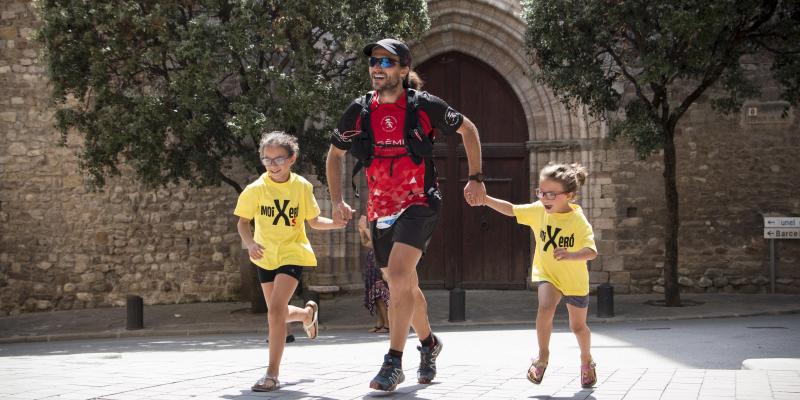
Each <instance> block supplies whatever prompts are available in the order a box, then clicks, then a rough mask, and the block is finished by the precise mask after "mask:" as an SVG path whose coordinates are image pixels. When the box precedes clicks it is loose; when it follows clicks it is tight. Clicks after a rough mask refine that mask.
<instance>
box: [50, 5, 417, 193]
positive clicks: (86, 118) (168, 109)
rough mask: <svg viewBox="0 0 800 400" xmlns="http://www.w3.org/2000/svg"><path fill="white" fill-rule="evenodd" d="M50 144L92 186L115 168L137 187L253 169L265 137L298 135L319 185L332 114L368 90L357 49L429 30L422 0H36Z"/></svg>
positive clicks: (216, 178) (203, 181)
mask: <svg viewBox="0 0 800 400" xmlns="http://www.w3.org/2000/svg"><path fill="white" fill-rule="evenodd" d="M37 9H38V11H39V16H40V19H41V21H42V22H43V25H42V27H41V29H40V31H39V33H38V40H39V42H40V43H41V44H42V46H43V48H44V54H45V60H46V64H47V69H48V72H49V76H50V79H51V80H52V85H53V92H52V99H53V100H54V102H55V103H56V104H57V106H58V111H57V112H56V121H57V122H56V124H57V127H58V129H59V130H60V131H61V133H62V138H63V139H66V136H67V134H68V133H70V132H76V133H77V134H79V135H81V136H82V137H83V138H84V139H85V140H84V142H85V146H84V148H83V149H82V152H81V154H80V161H81V162H80V165H81V168H82V169H83V170H84V171H85V172H86V173H88V174H89V176H90V177H91V178H92V181H93V183H94V184H95V185H96V186H97V187H102V185H103V184H104V183H105V179H106V178H107V177H109V176H113V175H118V174H119V173H120V168H119V167H120V166H121V165H127V166H129V167H131V168H132V169H133V170H134V171H135V174H136V177H137V178H138V179H139V180H140V181H142V182H144V183H146V184H148V185H150V186H157V185H160V184H166V183H168V182H179V181H185V182H188V183H189V184H191V185H193V186H208V185H219V184H220V183H222V182H225V183H228V184H230V185H231V186H232V187H233V188H235V189H236V191H237V192H241V190H242V182H237V181H235V180H234V179H233V178H232V177H230V176H228V175H226V173H225V171H228V170H229V168H230V167H231V165H232V164H233V163H234V162H240V163H242V164H243V165H245V166H246V168H248V169H249V170H252V171H258V172H259V173H260V172H263V171H264V168H263V167H262V165H261V163H260V161H259V159H258V154H257V148H258V139H259V137H260V134H261V133H262V132H263V131H264V130H273V129H280V130H285V131H287V132H289V133H293V134H295V135H297V136H298V137H299V139H300V145H301V154H302V157H301V168H303V167H306V168H307V167H309V166H313V167H315V168H316V172H317V175H318V176H324V163H323V154H324V151H325V150H326V149H327V141H328V135H329V132H330V129H331V125H332V121H331V118H326V117H325V116H335V115H338V114H339V113H341V111H342V110H343V109H344V108H345V107H346V105H347V102H349V101H350V100H351V99H353V98H354V97H355V96H357V94H358V93H360V92H362V91H365V90H366V89H367V87H368V86H367V80H366V77H367V76H366V75H367V74H366V73H365V71H366V67H365V65H366V64H365V63H364V62H363V61H361V60H362V59H363V57H361V54H360V49H361V47H362V46H363V45H365V44H366V43H368V41H370V40H375V39H377V38H380V37H383V36H395V37H399V38H406V39H408V38H413V37H415V36H416V35H419V34H421V33H423V32H424V31H425V30H426V29H427V28H428V26H429V24H430V22H429V18H428V14H427V4H426V2H425V1H424V0H403V1H399V0H375V1H369V2H364V1H357V0H315V1H309V0H292V1H284V0H250V1H231V0H120V1H111V2H110V1H99V0H84V1H72V0H39V1H37Z"/></svg>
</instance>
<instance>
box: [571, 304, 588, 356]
mask: <svg viewBox="0 0 800 400" xmlns="http://www.w3.org/2000/svg"><path fill="white" fill-rule="evenodd" d="M567 311H568V312H569V329H571V330H572V333H574V334H575V338H576V339H578V346H579V347H580V349H581V365H588V364H589V362H591V360H592V354H591V345H592V332H591V331H590V330H589V325H587V324H586V315H587V313H588V311H589V308H588V307H586V308H580V307H575V306H573V305H572V304H567Z"/></svg>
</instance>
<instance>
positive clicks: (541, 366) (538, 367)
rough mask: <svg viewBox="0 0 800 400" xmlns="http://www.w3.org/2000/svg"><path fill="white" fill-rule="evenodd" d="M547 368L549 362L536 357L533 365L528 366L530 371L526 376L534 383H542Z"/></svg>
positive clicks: (532, 362)
mask: <svg viewBox="0 0 800 400" xmlns="http://www.w3.org/2000/svg"><path fill="white" fill-rule="evenodd" d="M546 369H547V362H544V361H539V359H538V358H537V359H535V360H533V361H531V366H530V367H528V373H527V374H526V376H527V377H528V380H529V381H531V383H533V384H536V385H538V384H540V383H542V379H544V371H545V370H546Z"/></svg>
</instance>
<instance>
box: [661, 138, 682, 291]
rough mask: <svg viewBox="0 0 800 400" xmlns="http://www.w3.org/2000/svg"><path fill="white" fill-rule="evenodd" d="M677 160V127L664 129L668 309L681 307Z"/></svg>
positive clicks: (665, 248) (665, 273)
mask: <svg viewBox="0 0 800 400" xmlns="http://www.w3.org/2000/svg"><path fill="white" fill-rule="evenodd" d="M676 170H677V160H676V156H675V127H674V126H668V127H664V191H665V195H666V200H667V220H666V224H665V226H664V250H665V252H664V256H665V260H664V300H665V303H666V306H667V307H680V306H681V295H680V286H679V285H678V228H679V226H680V220H679V213H678V185H677V178H676V176H677V173H676V172H677V171H676Z"/></svg>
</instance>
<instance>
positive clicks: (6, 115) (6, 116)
mask: <svg viewBox="0 0 800 400" xmlns="http://www.w3.org/2000/svg"><path fill="white" fill-rule="evenodd" d="M0 121H3V122H16V121H17V113H16V112H14V111H4V112H0ZM15 144H17V145H21V143H12V146H13V145H15ZM24 154H25V153H24V152H23V153H21V154H17V155H24Z"/></svg>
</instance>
